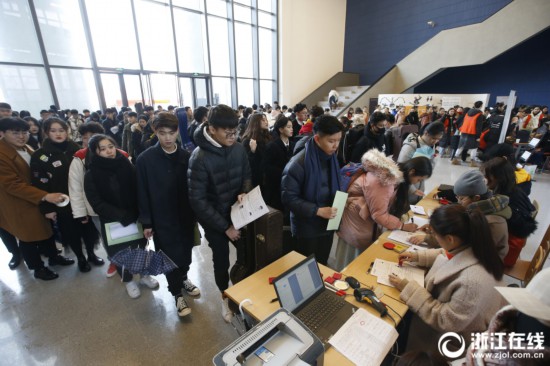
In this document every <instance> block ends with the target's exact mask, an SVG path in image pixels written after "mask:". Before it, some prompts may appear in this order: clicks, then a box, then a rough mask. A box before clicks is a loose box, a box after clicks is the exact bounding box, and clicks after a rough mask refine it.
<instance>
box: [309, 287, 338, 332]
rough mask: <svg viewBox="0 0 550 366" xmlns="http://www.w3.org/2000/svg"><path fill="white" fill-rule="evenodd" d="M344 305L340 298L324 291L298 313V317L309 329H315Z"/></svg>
mask: <svg viewBox="0 0 550 366" xmlns="http://www.w3.org/2000/svg"><path fill="white" fill-rule="evenodd" d="M344 305H345V302H344V301H342V299H341V298H339V297H336V296H333V295H332V294H331V293H330V292H328V291H325V292H323V293H321V294H320V295H319V296H317V298H315V300H313V301H312V302H311V303H310V304H309V305H308V306H307V307H306V308H305V309H304V310H302V311H301V312H300V313H299V314H298V319H300V320H301V321H302V322H303V323H304V324H305V325H306V326H307V327H308V328H309V329H311V330H312V331H316V330H317V329H318V328H319V327H320V326H321V325H323V323H324V322H325V320H326V319H331V318H332V317H333V315H334V314H336V312H338V310H340V309H341V308H342V307H343V306H344Z"/></svg>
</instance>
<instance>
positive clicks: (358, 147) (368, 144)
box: [351, 125, 386, 163]
mask: <svg viewBox="0 0 550 366" xmlns="http://www.w3.org/2000/svg"><path fill="white" fill-rule="evenodd" d="M370 149H378V150H380V151H382V152H385V151H386V138H385V135H384V132H382V133H379V134H378V135H375V134H374V133H372V131H371V129H370V126H369V125H367V126H366V127H365V135H364V136H363V137H361V138H360V139H359V141H357V143H356V144H355V147H354V148H353V153H352V154H351V161H352V162H354V163H360V162H361V157H362V156H363V154H364V153H366V152H367V151H369V150H370Z"/></svg>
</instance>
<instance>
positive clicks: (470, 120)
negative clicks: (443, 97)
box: [460, 112, 481, 135]
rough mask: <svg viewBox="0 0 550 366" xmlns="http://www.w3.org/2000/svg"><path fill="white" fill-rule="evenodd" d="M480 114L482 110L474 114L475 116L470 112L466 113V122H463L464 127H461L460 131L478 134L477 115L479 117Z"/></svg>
mask: <svg viewBox="0 0 550 366" xmlns="http://www.w3.org/2000/svg"><path fill="white" fill-rule="evenodd" d="M480 114H481V112H479V113H477V114H474V115H473V116H470V115H468V114H467V115H465V116H464V122H463V123H462V127H460V132H462V133H465V134H468V135H476V134H477V130H476V122H477V117H479V115H480Z"/></svg>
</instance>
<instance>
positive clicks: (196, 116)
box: [187, 107, 208, 146]
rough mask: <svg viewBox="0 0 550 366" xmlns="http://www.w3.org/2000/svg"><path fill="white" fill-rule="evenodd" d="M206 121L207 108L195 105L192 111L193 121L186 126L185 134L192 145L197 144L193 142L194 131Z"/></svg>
mask: <svg viewBox="0 0 550 366" xmlns="http://www.w3.org/2000/svg"><path fill="white" fill-rule="evenodd" d="M206 122H208V109H207V108H206V107H197V108H195V111H194V112H193V122H192V123H191V124H190V125H189V127H188V128H187V135H188V136H189V138H190V139H191V142H192V143H193V145H195V146H197V144H196V143H195V131H196V130H197V129H198V128H199V127H200V126H202V125H203V124H205V123H206Z"/></svg>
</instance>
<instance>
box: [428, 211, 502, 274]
mask: <svg viewBox="0 0 550 366" xmlns="http://www.w3.org/2000/svg"><path fill="white" fill-rule="evenodd" d="M430 226H431V228H432V230H433V231H434V232H435V233H436V234H438V235H441V236H443V235H453V236H456V237H458V238H460V240H461V241H462V243H463V244H465V245H469V246H470V247H471V248H472V250H473V252H474V256H475V257H476V258H477V260H478V261H479V262H480V263H481V265H482V266H483V267H484V268H485V269H486V270H487V272H489V273H490V274H492V275H493V277H494V278H495V279H496V280H500V279H501V278H502V275H503V273H504V264H503V263H502V260H501V259H500V257H499V256H498V252H497V248H496V245H495V242H494V240H493V237H492V236H491V230H490V229H489V223H488V222H487V219H486V218H485V215H484V214H483V213H482V212H481V211H479V210H477V209H476V210H469V209H467V208H465V207H463V206H462V205H459V204H452V205H447V206H441V207H439V208H437V209H436V210H435V211H434V213H433V214H432V216H431V218H430Z"/></svg>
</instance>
